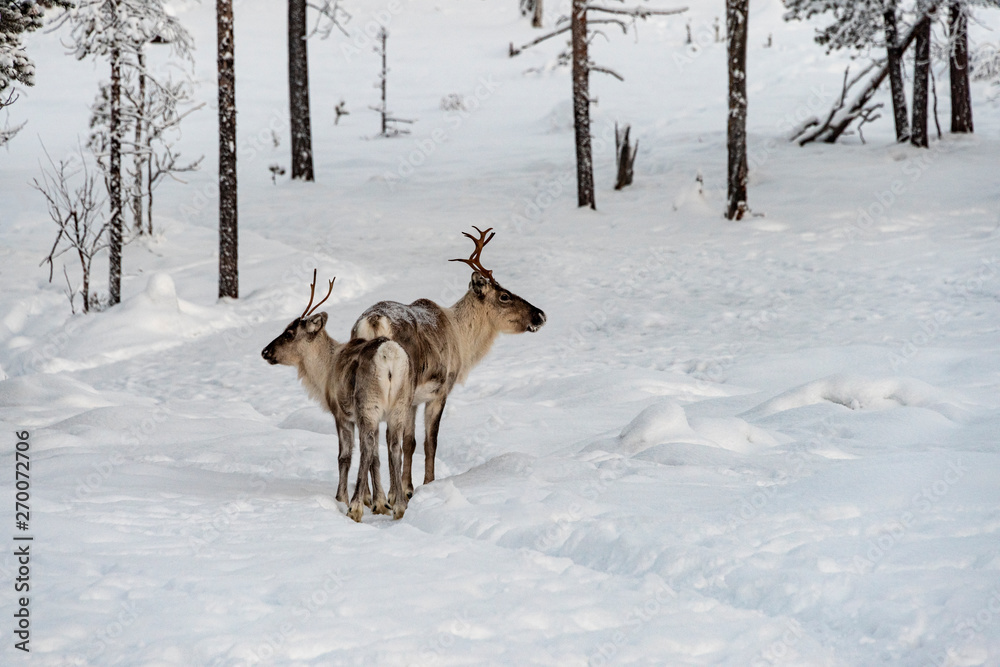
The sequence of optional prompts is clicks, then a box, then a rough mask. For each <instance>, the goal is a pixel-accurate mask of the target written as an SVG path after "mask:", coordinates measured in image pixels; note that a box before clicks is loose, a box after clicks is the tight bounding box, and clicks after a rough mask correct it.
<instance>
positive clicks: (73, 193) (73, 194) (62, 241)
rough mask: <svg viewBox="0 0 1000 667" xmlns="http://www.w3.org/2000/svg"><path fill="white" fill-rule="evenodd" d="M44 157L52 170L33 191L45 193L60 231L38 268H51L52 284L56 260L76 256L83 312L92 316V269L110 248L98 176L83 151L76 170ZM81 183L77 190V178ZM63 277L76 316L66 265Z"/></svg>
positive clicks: (67, 163)
mask: <svg viewBox="0 0 1000 667" xmlns="http://www.w3.org/2000/svg"><path fill="white" fill-rule="evenodd" d="M45 157H46V158H47V159H48V161H49V169H44V168H43V169H42V180H41V181H40V182H39V180H38V179H37V178H36V179H33V180H32V187H34V188H35V189H36V190H38V191H39V192H41V193H42V196H44V197H45V204H46V206H47V208H48V212H49V217H50V218H51V219H52V221H53V222H54V223H56V226H57V227H58V228H59V233H58V234H57V235H56V240H55V242H54V243H53V244H52V249H51V250H50V251H49V254H48V256H47V257H46V258H45V259H43V260H42V263H41V264H40V265H39V266H44V265H45V264H48V265H49V282H52V277H53V275H54V271H55V260H56V259H57V258H59V257H61V256H62V255H64V254H66V253H67V252H73V253H75V254H76V256H77V258H78V259H79V261H80V273H81V287H80V289H79V291H80V293H81V296H82V297H83V312H85V313H86V312H90V307H91V305H92V299H91V294H90V267H91V264H92V263H93V261H94V256H95V255H96V254H97V253H98V252H100V251H101V250H103V249H104V248H106V247H108V244H107V232H108V221H107V219H106V218H105V217H104V214H103V208H104V200H103V199H99V198H98V197H97V194H96V192H97V189H98V188H97V187H96V185H97V178H98V177H97V175H96V174H94V173H92V172H91V171H90V169H89V168H88V167H87V162H86V159H85V158H84V155H83V151H82V150H80V167H79V168H78V169H75V168H74V167H73V163H75V162H76V158H75V157H74V158H72V159H71V160H60V161H59V164H58V165H57V164H55V163H53V162H52V158H51V157H50V156H49V154H48V152H46V153H45ZM78 175H79V176H80V177H81V179H82V182H81V183H80V184H79V185H76V186H74V185H73V181H74V180H76V176H78ZM63 275H64V276H65V277H66V285H67V288H68V297H69V305H70V309H71V310H72V311H73V312H74V313H76V305H75V301H76V293H77V289H76V288H74V287H73V286H72V285H71V284H70V280H69V274H68V273H67V272H66V267H65V265H63Z"/></svg>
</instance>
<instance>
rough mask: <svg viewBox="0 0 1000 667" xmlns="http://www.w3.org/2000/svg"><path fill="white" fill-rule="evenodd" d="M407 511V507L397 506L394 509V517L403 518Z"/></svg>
mask: <svg viewBox="0 0 1000 667" xmlns="http://www.w3.org/2000/svg"><path fill="white" fill-rule="evenodd" d="M405 512H406V508H405V507H395V508H393V510H392V518H393V519H395V520H396V521H399V520H400V519H402V518H403V514H404V513H405Z"/></svg>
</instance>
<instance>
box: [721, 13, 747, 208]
mask: <svg viewBox="0 0 1000 667" xmlns="http://www.w3.org/2000/svg"><path fill="white" fill-rule="evenodd" d="M749 5H750V2H749V0H726V33H727V35H726V36H727V41H728V45H729V51H728V53H729V123H728V127H727V135H728V141H727V146H728V153H729V178H728V196H727V204H726V218H728V219H729V220H740V219H741V218H742V217H743V216H744V214H746V211H747V173H748V169H747V25H748V23H749V21H748V19H749V10H750V6H749Z"/></svg>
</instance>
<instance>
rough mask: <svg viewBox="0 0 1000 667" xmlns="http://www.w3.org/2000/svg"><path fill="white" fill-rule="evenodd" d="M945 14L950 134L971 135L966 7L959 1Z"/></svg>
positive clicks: (953, 3) (967, 18) (952, 4)
mask: <svg viewBox="0 0 1000 667" xmlns="http://www.w3.org/2000/svg"><path fill="white" fill-rule="evenodd" d="M948 13H949V16H948V26H949V28H950V30H949V33H950V42H951V44H950V46H951V48H950V49H949V50H948V65H949V74H950V78H951V131H952V132H956V133H966V132H972V131H973V126H972V95H971V92H970V90H969V17H968V8H967V7H966V6H965V5H964V4H963V3H961V2H952V3H951V6H950V8H949V12H948Z"/></svg>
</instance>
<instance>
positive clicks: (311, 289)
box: [299, 269, 337, 320]
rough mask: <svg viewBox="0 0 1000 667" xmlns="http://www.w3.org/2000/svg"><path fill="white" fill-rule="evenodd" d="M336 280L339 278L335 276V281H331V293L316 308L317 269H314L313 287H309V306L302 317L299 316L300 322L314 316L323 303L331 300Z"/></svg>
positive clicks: (328, 292)
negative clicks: (314, 301)
mask: <svg viewBox="0 0 1000 667" xmlns="http://www.w3.org/2000/svg"><path fill="white" fill-rule="evenodd" d="M336 279H337V277H336V276H334V277H333V280H331V281H330V289H329V291H327V293H326V296H324V297H323V300H322V301H320V302H319V303H317V304H316V305H315V306H314V305H313V299H314V298H315V297H316V269H313V281H312V285H310V286H309V305H308V306H306V309H305V310H303V311H302V314H301V315H299V319H300V320H301V319H304V318H306V317H309V316H310V315H312V314H313V313H314V312H316V309H317V308H319V307H320V306H322V305H323V303H324V302H325V301H326V300H327V299H329V298H330V295H331V294H333V282H334V280H336Z"/></svg>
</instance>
